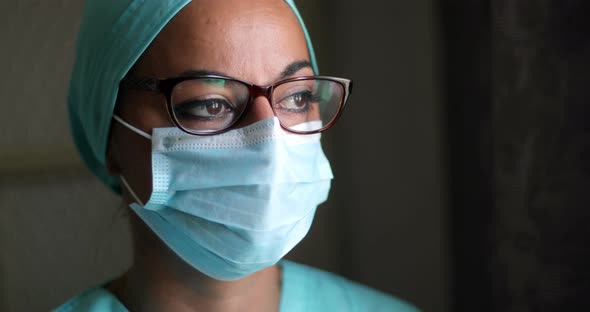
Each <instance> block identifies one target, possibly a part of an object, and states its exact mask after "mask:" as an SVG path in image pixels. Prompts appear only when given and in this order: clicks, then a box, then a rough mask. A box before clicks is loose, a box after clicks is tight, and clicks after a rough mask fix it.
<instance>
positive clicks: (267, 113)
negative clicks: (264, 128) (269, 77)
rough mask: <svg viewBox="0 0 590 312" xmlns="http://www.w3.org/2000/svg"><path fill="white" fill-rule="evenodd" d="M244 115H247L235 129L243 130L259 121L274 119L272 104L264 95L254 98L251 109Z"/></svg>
mask: <svg viewBox="0 0 590 312" xmlns="http://www.w3.org/2000/svg"><path fill="white" fill-rule="evenodd" d="M244 114H245V115H244V116H242V118H241V119H240V121H238V123H237V124H236V125H234V128H236V129H237V128H242V127H245V126H248V125H251V124H253V123H256V122H258V121H261V120H265V119H269V118H272V117H274V112H273V110H272V107H271V106H270V102H269V101H268V99H267V98H266V97H265V96H262V95H261V96H257V97H256V98H254V100H253V101H252V103H250V107H249V108H248V110H247V111H246V112H244Z"/></svg>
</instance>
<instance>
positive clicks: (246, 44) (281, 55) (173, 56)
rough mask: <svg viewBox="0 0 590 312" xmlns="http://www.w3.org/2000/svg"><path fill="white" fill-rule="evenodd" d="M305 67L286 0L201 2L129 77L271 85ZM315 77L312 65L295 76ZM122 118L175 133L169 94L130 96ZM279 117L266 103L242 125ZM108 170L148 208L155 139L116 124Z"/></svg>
mask: <svg viewBox="0 0 590 312" xmlns="http://www.w3.org/2000/svg"><path fill="white" fill-rule="evenodd" d="M300 61H309V56H308V52H307V46H306V42H305V37H304V34H303V32H302V29H301V27H300V25H299V23H298V21H297V18H296V17H295V15H294V13H293V12H292V10H291V9H290V8H289V6H288V5H287V4H286V3H285V2H284V1H283V0H250V1H243V0H221V1H220V0H195V1H193V2H191V3H190V4H188V5H187V6H186V7H185V8H184V9H182V11H181V12H179V13H178V15H177V16H175V17H174V18H173V19H172V21H171V22H170V23H169V24H168V25H167V26H166V27H165V28H164V30H163V31H162V32H161V33H160V34H159V35H158V36H157V38H156V39H155V40H154V42H153V43H152V44H151V46H150V47H149V48H148V50H147V51H146V52H145V53H144V55H143V56H142V57H141V59H140V60H139V61H138V63H137V64H136V66H135V67H134V69H133V71H132V72H131V73H130V74H129V75H130V76H137V77H157V78H169V77H175V76H180V75H182V74H183V73H187V72H190V71H212V72H217V73H223V74H224V75H226V76H229V77H234V78H238V79H241V80H244V81H247V82H250V83H253V84H257V85H269V84H272V83H273V82H275V81H277V80H280V78H282V77H281V75H282V74H283V73H284V72H285V71H286V70H287V69H288V68H289V66H290V65H292V64H294V63H298V62H300ZM309 75H313V71H312V69H311V68H310V67H305V68H302V69H299V70H298V71H297V72H296V73H294V74H293V75H291V76H309ZM117 113H118V115H119V116H120V117H121V118H123V119H124V120H125V121H127V122H128V123H130V124H131V125H133V126H135V127H136V128H138V129H141V130H143V131H144V132H146V133H151V130H152V129H153V128H159V127H173V123H172V121H171V120H170V117H169V116H168V113H167V111H166V99H165V97H164V96H163V95H162V94H158V93H153V92H146V91H126V92H125V94H124V95H123V97H122V98H121V101H120V103H119V106H118V108H117ZM272 116H273V113H272V110H271V107H270V104H269V103H268V101H267V100H266V99H265V98H264V97H259V98H256V99H255V100H254V102H253V103H252V107H251V108H250V110H249V112H248V115H246V116H244V117H243V119H242V120H241V121H240V122H239V123H238V124H237V125H236V127H243V126H245V125H248V124H251V123H254V122H256V121H259V120H263V119H267V118H271V117H272ZM107 165H108V167H109V171H110V172H111V174H113V175H122V176H124V177H125V178H126V179H127V181H128V182H129V184H130V185H131V187H132V188H133V189H134V191H135V192H136V193H137V195H138V196H139V198H140V199H141V200H142V201H143V202H144V203H145V202H146V201H147V200H148V199H149V196H150V194H151V188H152V178H151V141H149V140H147V139H146V138H144V137H142V136H140V135H138V134H136V133H134V132H132V131H130V130H129V129H127V128H125V127H123V126H121V125H120V124H119V123H117V122H113V123H112V128H111V137H110V142H109V152H108V154H107ZM195 178H198V177H195ZM124 192H125V194H126V190H125V191H124ZM126 199H127V201H133V200H132V199H131V198H129V197H128V195H126Z"/></svg>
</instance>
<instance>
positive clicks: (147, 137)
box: [113, 115, 152, 140]
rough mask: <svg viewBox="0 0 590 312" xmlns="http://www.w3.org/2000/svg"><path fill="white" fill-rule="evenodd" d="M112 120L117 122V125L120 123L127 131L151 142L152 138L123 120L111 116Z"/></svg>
mask: <svg viewBox="0 0 590 312" xmlns="http://www.w3.org/2000/svg"><path fill="white" fill-rule="evenodd" d="M113 119H115V120H116V121H118V122H119V123H121V124H122V125H123V126H125V127H127V128H128V129H129V130H131V131H133V132H135V133H137V134H139V135H141V136H142V137H144V138H146V139H148V140H151V139H152V136H151V135H149V134H147V133H145V132H143V131H141V130H139V129H137V128H135V127H134V126H132V125H130V124H128V123H127V122H126V121H125V120H123V119H121V117H119V116H117V115H113Z"/></svg>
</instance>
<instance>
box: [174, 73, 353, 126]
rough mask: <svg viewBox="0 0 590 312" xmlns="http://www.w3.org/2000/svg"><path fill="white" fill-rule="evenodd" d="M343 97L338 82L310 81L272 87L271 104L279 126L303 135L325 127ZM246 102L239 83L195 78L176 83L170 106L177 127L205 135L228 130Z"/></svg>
mask: <svg viewBox="0 0 590 312" xmlns="http://www.w3.org/2000/svg"><path fill="white" fill-rule="evenodd" d="M343 96H344V88H343V86H342V85H341V84H340V83H338V82H336V81H332V80H327V79H317V78H313V79H311V78H310V79H305V80H295V81H289V82H285V83H282V84H280V85H278V86H276V87H275V88H274V89H273V92H272V98H271V105H272V109H273V111H274V112H275V115H276V116H277V117H278V119H279V121H280V123H281V125H282V126H283V127H285V128H287V129H289V130H293V131H298V132H303V133H305V132H313V131H317V130H320V129H322V128H324V127H326V126H327V125H329V124H330V123H331V122H332V121H333V120H334V119H335V118H336V116H337V115H338V111H339V110H340V106H341V103H342V98H343ZM249 99H250V94H249V87H248V86H247V85H245V84H243V83H241V82H238V81H233V80H227V79H220V78H198V79H190V80H185V81H183V82H180V83H178V84H177V85H176V86H175V87H174V89H173V90H172V96H171V105H172V111H173V114H174V118H175V119H176V120H177V122H178V124H179V125H181V126H182V127H183V128H185V129H186V130H189V131H190V132H193V133H208V132H215V131H222V130H225V129H227V128H229V127H231V126H232V125H233V124H234V123H235V122H236V120H237V119H238V118H239V117H240V115H241V114H242V113H243V111H244V110H245V109H246V106H247V104H248V101H249Z"/></svg>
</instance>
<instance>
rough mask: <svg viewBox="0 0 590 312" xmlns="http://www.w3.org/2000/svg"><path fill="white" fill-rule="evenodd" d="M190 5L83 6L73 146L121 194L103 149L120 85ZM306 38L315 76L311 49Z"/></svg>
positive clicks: (120, 0)
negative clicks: (173, 20) (150, 46)
mask: <svg viewBox="0 0 590 312" xmlns="http://www.w3.org/2000/svg"><path fill="white" fill-rule="evenodd" d="M190 2H191V1H190V0H86V1H85V3H84V10H83V15H82V22H81V25H80V31H79V33H78V41H77V45H76V60H75V63H74V68H73V71H72V76H71V80H70V88H69V92H68V99H67V101H68V113H69V117H70V127H71V131H72V136H73V139H74V143H75V144H76V147H77V148H78V151H79V152H80V155H81V157H82V160H83V161H84V162H85V163H86V165H87V166H88V168H89V169H90V170H91V171H92V173H93V174H94V175H96V176H97V177H98V178H99V179H100V180H101V181H102V182H104V183H105V184H106V185H107V186H108V187H110V188H111V189H112V190H113V191H115V192H117V193H120V192H121V184H120V179H119V177H113V176H109V174H108V172H107V168H106V149H107V143H108V142H107V141H108V135H109V128H110V125H111V122H112V116H113V112H114V108H115V102H116V99H117V94H118V92H119V83H120V81H121V80H122V79H123V77H125V75H126V74H127V72H129V70H130V69H131V67H132V66H133V65H134V64H135V62H136V61H137V60H138V59H139V58H140V56H141V55H142V54H143V53H144V51H145V50H146V49H147V48H148V46H149V45H150V43H151V42H152V41H153V40H154V38H155V37H156V36H157V35H158V33H160V31H161V30H162V29H163V28H164V27H165V26H166V25H167V24H168V22H170V20H171V19H172V18H173V17H174V16H175V15H176V14H177V13H178V12H179V11H180V10H182V8H183V7H184V6H186V5H187V4H188V3H190ZM285 2H286V3H287V4H289V6H290V7H291V8H292V9H293V12H294V13H295V15H296V16H297V18H298V20H299V22H300V24H301V27H302V28H303V31H304V33H305V38H306V41H307V47H308V51H309V55H310V61H311V63H312V66H313V69H314V72H315V73H316V74H317V73H318V68H317V63H316V59H315V54H314V51H313V46H312V43H311V40H310V37H309V34H308V32H307V29H306V27H305V24H304V23H303V20H302V19H301V16H300V14H299V12H298V10H297V7H296V6H295V3H294V1H293V0H285Z"/></svg>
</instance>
